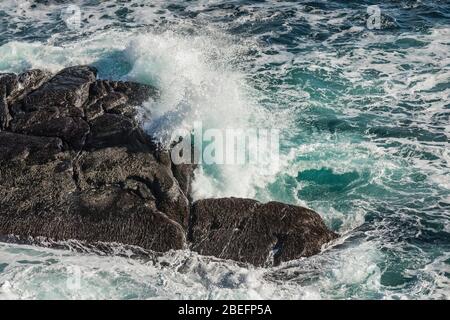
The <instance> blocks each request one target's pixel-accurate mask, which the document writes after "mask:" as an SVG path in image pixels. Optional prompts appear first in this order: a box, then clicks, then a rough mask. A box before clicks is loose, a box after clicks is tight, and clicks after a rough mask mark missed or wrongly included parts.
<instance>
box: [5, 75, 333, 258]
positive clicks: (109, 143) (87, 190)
mask: <svg viewBox="0 0 450 320" xmlns="http://www.w3.org/2000/svg"><path fill="white" fill-rule="evenodd" d="M157 98H158V90H157V89H155V88H153V87H151V86H147V85H143V84H138V83H133V82H118V81H109V80H98V79H97V72H96V70H95V69H94V68H92V67H89V66H77V67H70V68H67V69H64V70H62V71H60V72H59V73H57V74H55V75H52V74H50V73H48V72H45V71H41V70H30V71H27V72H25V73H23V74H20V75H15V74H0V239H2V238H5V237H9V238H10V236H11V235H12V236H13V237H18V238H20V239H21V241H23V239H26V238H30V239H36V238H40V239H42V238H43V239H49V240H51V241H66V240H73V239H75V240H79V241H83V242H85V243H87V244H90V245H93V244H96V243H111V242H112V243H122V244H125V245H131V246H139V247H142V248H144V249H147V250H153V251H157V252H165V251H168V250H171V249H175V250H177V249H183V248H187V247H189V246H190V247H191V248H192V249H193V250H195V251H198V252H199V253H201V254H204V255H211V256H216V257H219V258H225V259H233V260H236V261H241V262H248V263H252V264H254V265H272V264H278V263H280V262H282V261H287V260H290V259H296V258H299V257H303V256H310V255H313V254H316V253H318V252H320V248H321V246H322V245H323V244H324V243H326V242H329V241H330V240H332V239H334V238H335V237H336V235H335V234H334V233H332V232H330V231H329V230H328V229H327V228H326V227H325V226H324V224H323V222H322V220H321V219H320V217H319V215H318V214H316V213H314V212H313V211H310V210H307V209H304V208H300V207H295V206H289V205H285V204H281V203H273V202H272V203H268V204H260V203H258V202H256V201H254V200H248V199H236V198H231V199H208V200H201V201H198V202H196V203H194V204H193V205H192V204H191V203H190V199H191V197H190V184H191V181H192V179H193V171H194V166H192V165H177V166H176V165H174V164H173V163H172V162H171V161H170V156H169V152H168V151H167V150H164V149H162V148H160V147H159V146H158V145H157V144H155V143H154V142H153V140H152V138H151V137H150V136H148V135H147V134H146V133H145V132H144V131H143V129H142V126H141V121H140V120H139V119H142V116H139V114H138V110H140V109H139V108H137V106H140V105H142V104H143V103H144V102H145V101H147V100H149V99H157ZM146 116H148V115H146ZM33 243H35V242H34V241H33Z"/></svg>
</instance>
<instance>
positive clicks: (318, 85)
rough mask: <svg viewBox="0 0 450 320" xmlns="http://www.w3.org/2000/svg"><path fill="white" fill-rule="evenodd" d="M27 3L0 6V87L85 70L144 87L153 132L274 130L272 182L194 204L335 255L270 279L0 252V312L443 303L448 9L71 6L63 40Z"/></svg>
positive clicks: (194, 262) (234, 184)
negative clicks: (1, 81)
mask: <svg viewBox="0 0 450 320" xmlns="http://www.w3.org/2000/svg"><path fill="white" fill-rule="evenodd" d="M45 2H46V1H16V2H15V1H12V0H6V1H2V2H1V4H0V23H1V24H0V72H20V71H23V70H25V69H27V68H32V67H33V68H45V69H50V70H52V71H57V70H59V69H60V68H62V67H64V66H68V65H74V64H92V65H94V66H96V67H97V68H98V69H99V71H100V76H101V77H104V78H114V79H130V80H136V81H141V82H145V83H150V84H153V85H155V86H157V87H159V88H160V89H161V92H162V97H161V100H160V101H158V102H153V103H150V102H149V103H148V104H147V105H145V106H143V108H148V109H150V110H151V111H152V113H153V115H154V118H155V119H157V118H158V117H160V116H161V117H164V115H166V114H167V113H172V114H173V113H175V114H179V115H180V116H179V117H174V118H173V121H172V122H171V123H169V124H168V125H167V128H166V129H165V130H168V131H170V130H173V129H176V128H180V127H186V128H189V126H190V125H192V123H193V121H195V120H202V121H203V123H204V124H205V126H206V127H211V128H227V127H230V126H231V127H241V128H242V127H243V128H247V127H252V128H253V127H264V128H267V127H272V128H277V129H279V130H280V132H281V136H280V137H281V158H280V163H279V167H277V168H276V172H275V174H272V173H273V169H274V168H272V167H270V166H262V167H260V166H250V165H247V166H203V167H201V168H200V169H199V170H197V172H196V181H195V183H194V186H193V189H194V196H195V197H196V198H204V197H219V196H240V197H252V198H257V199H259V200H262V201H267V200H279V201H284V202H288V203H293V204H300V205H306V206H308V207H311V208H313V209H315V210H316V211H318V212H319V213H320V214H321V216H322V217H323V218H324V220H325V221H326V223H327V224H328V225H329V226H330V227H331V228H332V229H333V230H335V231H337V232H339V233H341V234H342V238H341V239H340V240H338V241H337V242H336V243H334V244H333V245H332V246H331V247H329V248H327V249H325V250H324V252H323V253H322V254H320V255H317V256H315V257H312V258H309V259H302V260H298V261H293V262H290V263H286V264H284V265H282V266H280V267H277V268H273V269H259V268H257V269H254V268H252V267H242V266H237V265H236V264H234V263H232V262H227V261H219V260H210V259H208V258H204V257H199V256H198V255H196V254H193V253H191V252H189V251H181V252H173V253H168V254H166V255H164V256H163V257H162V258H159V259H158V261H157V262H149V261H141V260H131V259H126V258H120V257H104V256H96V255H94V254H90V253H85V254H81V253H76V252H73V251H63V250H61V251H57V250H50V249H43V248H37V247H27V246H19V245H11V244H0V298H31V299H39V298H84V299H93V298H124V299H134V298H143V299H157V298H169V299H170V298H201V299H213V298H268V299H270V298H282V299H310V298H338V299H349V298H369V299H405V298H409V299H417V298H425V299H448V298H449V295H450V225H449V218H450V151H449V150H450V148H449V136H450V104H449V101H450V99H449V93H450V3H449V2H448V1H426V0H424V1H388V2H383V3H380V4H378V3H377V2H375V1H295V2H289V1H278V2H271V1H212V0H211V1H144V0H132V1H126V2H125V1H123V2H116V1H101V2H100V1H94V0H92V1H72V2H70V3H71V4H77V5H78V6H79V8H80V14H81V17H82V21H81V24H78V25H76V26H75V27H74V25H70V24H69V25H68V24H67V23H66V21H67V20H65V19H67V15H65V14H66V11H65V10H66V8H67V5H68V4H69V2H68V1H47V2H48V3H47V4H45ZM18 3H19V4H18ZM33 4H34V6H33ZM377 4H378V5H379V8H380V10H381V21H380V23H381V24H380V28H379V29H369V28H368V26H367V19H368V16H369V14H368V13H367V8H368V6H370V5H377ZM148 128H149V130H152V128H153V126H152V124H151V123H148ZM269 173H270V174H269ZM162 262H164V263H162ZM166 263H168V264H169V266H165V265H166ZM163 265H164V266H163ZM74 268H77V269H74ZM74 270H78V271H74ZM77 276H80V279H81V281H80V286H78V287H77V288H75V289H74V288H73V286H70V285H68V281H69V283H70V282H71V281H72V280H73V279H74V277H75V278H76V277H77Z"/></svg>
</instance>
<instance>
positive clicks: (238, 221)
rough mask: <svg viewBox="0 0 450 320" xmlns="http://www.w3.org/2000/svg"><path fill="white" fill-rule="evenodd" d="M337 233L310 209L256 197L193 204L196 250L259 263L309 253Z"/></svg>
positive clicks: (194, 247) (207, 200) (272, 261)
mask: <svg viewBox="0 0 450 320" xmlns="http://www.w3.org/2000/svg"><path fill="white" fill-rule="evenodd" d="M336 237H337V235H336V234H335V233H333V232H331V231H329V230H328V229H327V227H326V226H325V224H324V223H323V221H322V219H321V218H320V216H319V215H318V214H317V213H316V212H314V211H312V210H309V209H306V208H302V207H298V206H293V205H287V204H283V203H279V202H269V203H265V204H262V203H260V202H258V201H255V200H251V199H238V198H223V199H206V200H200V201H197V202H195V203H194V204H193V207H192V227H191V231H190V240H191V241H192V249H193V250H194V251H197V252H199V253H200V254H203V255H210V256H216V257H219V258H223V259H231V260H236V261H241V262H248V263H251V264H254V265H257V266H272V265H278V264H280V263H281V262H283V261H289V260H294V259H298V258H300V257H309V256H312V255H314V254H317V253H319V252H320V250H321V247H322V245H323V244H325V243H327V242H330V241H331V240H333V239H335V238H336Z"/></svg>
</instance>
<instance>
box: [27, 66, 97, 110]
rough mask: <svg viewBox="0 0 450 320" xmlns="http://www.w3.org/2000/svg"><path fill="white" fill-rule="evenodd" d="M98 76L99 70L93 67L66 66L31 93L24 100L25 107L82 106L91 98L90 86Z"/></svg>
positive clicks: (33, 108) (34, 108) (29, 108)
mask: <svg viewBox="0 0 450 320" xmlns="http://www.w3.org/2000/svg"><path fill="white" fill-rule="evenodd" d="M96 77H97V71H96V70H95V69H94V68H92V67H88V66H80V67H71V68H66V69H64V70H62V71H60V72H59V73H57V74H56V75H55V76H54V77H53V78H52V79H50V81H48V82H46V83H45V84H44V85H42V86H41V87H40V88H39V89H38V90H36V91H34V92H33V93H31V94H29V95H28V96H27V97H26V98H25V100H24V108H25V110H26V111H33V110H37V109H39V108H40V107H48V106H50V107H51V106H64V107H66V108H71V107H75V108H82V106H83V105H84V103H85V102H86V101H87V100H88V98H89V88H90V86H91V84H92V83H93V82H95V79H96Z"/></svg>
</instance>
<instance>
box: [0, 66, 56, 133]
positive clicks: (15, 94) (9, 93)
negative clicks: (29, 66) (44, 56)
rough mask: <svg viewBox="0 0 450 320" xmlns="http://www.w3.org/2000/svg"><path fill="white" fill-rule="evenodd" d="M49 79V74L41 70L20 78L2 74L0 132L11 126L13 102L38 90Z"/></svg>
mask: <svg viewBox="0 0 450 320" xmlns="http://www.w3.org/2000/svg"><path fill="white" fill-rule="evenodd" d="M49 77H50V74H49V73H47V72H44V71H41V70H29V71H26V72H24V73H22V74H20V75H18V76H17V75H15V74H11V73H7V74H0V130H2V129H6V128H7V127H8V126H9V121H10V120H11V119H12V117H11V110H10V107H11V106H12V102H13V101H14V100H17V99H20V98H21V97H23V96H24V95H26V94H28V93H29V92H31V91H33V90H35V89H36V88H38V87H39V86H40V85H41V84H42V83H43V82H44V81H45V80H46V79H48V78H49Z"/></svg>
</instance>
